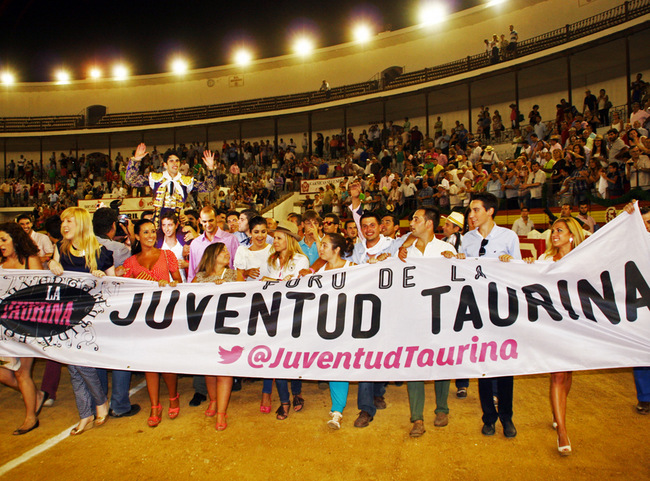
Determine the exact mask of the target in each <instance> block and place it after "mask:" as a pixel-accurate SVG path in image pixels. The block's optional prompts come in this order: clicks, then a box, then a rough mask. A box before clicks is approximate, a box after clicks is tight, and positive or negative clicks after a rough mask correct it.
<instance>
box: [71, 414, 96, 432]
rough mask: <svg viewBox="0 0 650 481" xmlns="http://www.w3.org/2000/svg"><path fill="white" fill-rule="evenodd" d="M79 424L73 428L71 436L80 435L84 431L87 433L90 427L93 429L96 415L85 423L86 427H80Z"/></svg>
mask: <svg viewBox="0 0 650 481" xmlns="http://www.w3.org/2000/svg"><path fill="white" fill-rule="evenodd" d="M79 424H81V422H80V423H79ZM79 424H77V426H76V427H74V428H72V431H70V436H79V435H80V434H83V433H85V432H86V431H89V430H90V429H92V428H93V426H94V425H95V419H94V417H93V419H91V420H90V421H88V422H87V423H86V424H85V425H84V427H83V428H81V429H79Z"/></svg>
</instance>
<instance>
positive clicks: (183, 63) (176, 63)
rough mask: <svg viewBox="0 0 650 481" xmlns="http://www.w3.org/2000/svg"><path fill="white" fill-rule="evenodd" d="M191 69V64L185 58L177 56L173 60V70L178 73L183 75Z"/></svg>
mask: <svg viewBox="0 0 650 481" xmlns="http://www.w3.org/2000/svg"><path fill="white" fill-rule="evenodd" d="M188 70H189V64H188V63H187V60H185V59H184V58H175V59H174V60H172V72H174V73H175V74H176V75H183V74H184V73H186V72H187V71H188Z"/></svg>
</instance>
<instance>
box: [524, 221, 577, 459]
mask: <svg viewBox="0 0 650 481" xmlns="http://www.w3.org/2000/svg"><path fill="white" fill-rule="evenodd" d="M584 240H585V236H584V231H583V230H582V227H580V224H578V221H576V220H575V219H574V218H573V217H561V218H559V219H558V220H556V221H555V222H553V226H552V227H551V246H550V247H549V248H548V249H547V250H546V252H545V253H544V254H543V255H542V256H541V257H540V258H539V260H540V261H551V262H558V261H560V260H561V259H562V258H563V257H564V256H565V255H567V254H568V253H569V252H571V251H572V250H573V249H575V248H576V247H577V246H578V245H580V243H581V242H582V241H584ZM524 260H525V261H526V262H529V263H532V262H533V261H534V259H532V258H527V259H524ZM572 380H573V373H572V372H553V373H551V391H550V397H551V408H552V409H553V427H554V428H555V429H557V450H558V452H559V453H560V455H561V456H568V455H570V454H571V441H569V435H568V434H567V428H566V403H567V397H568V396H569V391H570V390H571V382H572Z"/></svg>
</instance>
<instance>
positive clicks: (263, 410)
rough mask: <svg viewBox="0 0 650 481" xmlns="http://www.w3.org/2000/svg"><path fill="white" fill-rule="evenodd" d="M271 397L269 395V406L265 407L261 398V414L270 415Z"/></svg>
mask: <svg viewBox="0 0 650 481" xmlns="http://www.w3.org/2000/svg"><path fill="white" fill-rule="evenodd" d="M271 403H272V400H271V396H270V395H269V405H268V406H265V405H264V396H262V402H261V403H260V412H261V413H262V414H270V413H271Z"/></svg>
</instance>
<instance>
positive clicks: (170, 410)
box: [167, 393, 181, 419]
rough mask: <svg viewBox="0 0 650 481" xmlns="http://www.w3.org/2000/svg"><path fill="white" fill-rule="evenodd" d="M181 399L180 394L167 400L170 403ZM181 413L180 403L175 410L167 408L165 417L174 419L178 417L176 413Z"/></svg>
mask: <svg viewBox="0 0 650 481" xmlns="http://www.w3.org/2000/svg"><path fill="white" fill-rule="evenodd" d="M180 397H181V393H177V394H176V397H174V398H171V397H170V398H169V402H170V403H171V402H172V401H178V398H180ZM180 411H181V406H180V403H179V405H178V407H177V408H173V407H171V406H170V407H169V410H168V411H167V416H169V419H176V418H177V417H178V413H179V412H180Z"/></svg>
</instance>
